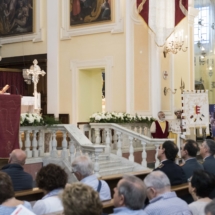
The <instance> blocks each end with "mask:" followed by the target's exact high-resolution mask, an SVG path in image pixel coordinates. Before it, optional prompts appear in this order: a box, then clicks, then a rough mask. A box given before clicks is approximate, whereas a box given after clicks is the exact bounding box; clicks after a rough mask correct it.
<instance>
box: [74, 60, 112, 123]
mask: <svg viewBox="0 0 215 215" xmlns="http://www.w3.org/2000/svg"><path fill="white" fill-rule="evenodd" d="M95 68H105V102H106V111H112V109H111V108H112V90H111V88H112V87H111V80H112V78H111V74H112V69H113V57H112V56H107V57H104V58H102V59H95V60H71V61H70V69H71V71H72V123H75V124H76V123H77V122H78V84H79V70H80V69H95Z"/></svg>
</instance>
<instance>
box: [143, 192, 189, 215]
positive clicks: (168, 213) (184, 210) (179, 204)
mask: <svg viewBox="0 0 215 215" xmlns="http://www.w3.org/2000/svg"><path fill="white" fill-rule="evenodd" d="M149 202H150V204H149V205H148V206H147V207H146V208H145V210H144V211H145V212H146V213H147V214H148V215H192V213H191V212H190V210H189V207H188V205H187V203H186V202H185V201H183V200H182V199H180V198H178V197H177V196H176V193H175V192H167V193H164V194H162V195H160V196H158V197H155V198H154V199H151V200H150V201H149Z"/></svg>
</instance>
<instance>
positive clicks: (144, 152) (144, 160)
mask: <svg viewBox="0 0 215 215" xmlns="http://www.w3.org/2000/svg"><path fill="white" fill-rule="evenodd" d="M141 144H142V146H143V152H142V163H141V164H142V166H143V167H147V162H146V158H147V154H146V143H145V142H144V141H141Z"/></svg>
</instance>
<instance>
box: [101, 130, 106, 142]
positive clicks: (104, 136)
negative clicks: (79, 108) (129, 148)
mask: <svg viewBox="0 0 215 215" xmlns="http://www.w3.org/2000/svg"><path fill="white" fill-rule="evenodd" d="M106 137H107V134H106V129H102V144H105V141H106Z"/></svg>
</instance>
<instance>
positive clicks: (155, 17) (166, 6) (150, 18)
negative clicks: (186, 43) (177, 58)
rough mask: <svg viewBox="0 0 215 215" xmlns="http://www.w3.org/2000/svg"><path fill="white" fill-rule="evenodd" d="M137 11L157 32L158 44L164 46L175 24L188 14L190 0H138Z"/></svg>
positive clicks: (156, 40) (156, 39) (155, 32)
mask: <svg viewBox="0 0 215 215" xmlns="http://www.w3.org/2000/svg"><path fill="white" fill-rule="evenodd" d="M136 1H137V11H138V13H139V15H140V16H141V17H142V18H143V20H144V21H145V22H146V24H147V25H148V26H149V28H150V29H151V30H152V31H153V32H154V34H155V42H156V44H157V45H158V46H164V44H165V41H166V39H167V38H168V37H169V36H170V35H171V34H172V33H173V31H174V29H175V26H176V25H178V24H179V22H180V21H181V20H182V19H183V18H184V17H185V16H187V14H188V0H136Z"/></svg>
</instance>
